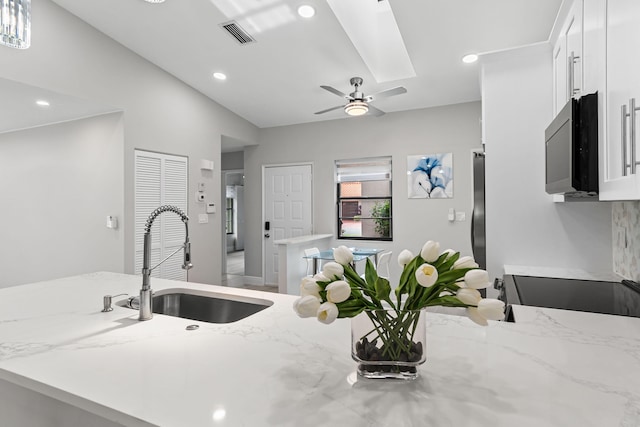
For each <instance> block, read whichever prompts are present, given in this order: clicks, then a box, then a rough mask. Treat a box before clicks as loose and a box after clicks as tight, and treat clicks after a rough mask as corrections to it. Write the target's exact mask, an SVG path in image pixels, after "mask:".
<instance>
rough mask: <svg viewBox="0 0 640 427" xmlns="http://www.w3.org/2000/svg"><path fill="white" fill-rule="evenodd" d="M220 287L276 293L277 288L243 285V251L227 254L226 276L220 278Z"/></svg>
mask: <svg viewBox="0 0 640 427" xmlns="http://www.w3.org/2000/svg"><path fill="white" fill-rule="evenodd" d="M222 286H231V287H234V288H245V289H252V290H254V291H263V292H275V293H278V287H277V286H256V285H247V284H245V283H244V251H236V252H229V253H227V274H226V275H225V276H222Z"/></svg>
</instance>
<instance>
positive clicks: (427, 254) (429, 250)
mask: <svg viewBox="0 0 640 427" xmlns="http://www.w3.org/2000/svg"><path fill="white" fill-rule="evenodd" d="M420 256H421V257H422V259H423V260H425V261H426V262H434V261H435V260H437V259H438V257H439V256H440V243H438V242H434V241H433V240H429V241H428V242H427V243H425V244H424V246H423V247H422V250H421V251H420Z"/></svg>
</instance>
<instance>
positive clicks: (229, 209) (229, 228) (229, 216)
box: [227, 197, 233, 234]
mask: <svg viewBox="0 0 640 427" xmlns="http://www.w3.org/2000/svg"><path fill="white" fill-rule="evenodd" d="M227 234H233V199H232V198H230V197H228V198H227Z"/></svg>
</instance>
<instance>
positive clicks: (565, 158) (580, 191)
mask: <svg viewBox="0 0 640 427" xmlns="http://www.w3.org/2000/svg"><path fill="white" fill-rule="evenodd" d="M545 147H546V148H545V175H546V182H545V190H546V191H547V193H549V194H571V195H583V196H597V194H598V94H597V93H592V94H589V95H584V96H582V97H580V98H578V99H573V98H572V99H571V100H570V101H569V102H568V103H567V104H566V105H565V106H564V107H563V108H562V110H561V111H560V112H559V113H558V115H557V116H556V118H555V119H553V121H552V122H551V124H550V125H549V126H548V127H547V129H546V130H545Z"/></svg>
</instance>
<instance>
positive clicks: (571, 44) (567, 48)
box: [553, 0, 583, 115]
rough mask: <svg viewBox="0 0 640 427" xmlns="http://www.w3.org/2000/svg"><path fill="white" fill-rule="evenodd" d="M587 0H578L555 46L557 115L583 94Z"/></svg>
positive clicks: (567, 17) (554, 110) (574, 3)
mask: <svg viewBox="0 0 640 427" xmlns="http://www.w3.org/2000/svg"><path fill="white" fill-rule="evenodd" d="M582 33H583V0H574V2H573V4H572V5H571V9H570V10H569V12H568V14H567V16H566V18H565V20H564V21H563V24H562V27H561V29H560V33H559V35H558V39H557V41H556V42H555V44H554V46H553V93H554V96H553V114H554V115H556V114H557V113H558V112H559V111H560V110H561V109H562V107H564V106H565V104H566V103H567V102H568V101H569V99H570V98H572V97H574V96H580V95H581V94H582V84H583V70H582V62H583V61H582V39H583V36H582Z"/></svg>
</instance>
